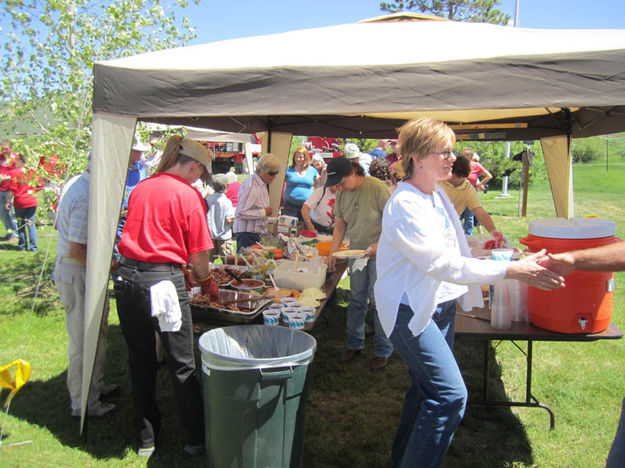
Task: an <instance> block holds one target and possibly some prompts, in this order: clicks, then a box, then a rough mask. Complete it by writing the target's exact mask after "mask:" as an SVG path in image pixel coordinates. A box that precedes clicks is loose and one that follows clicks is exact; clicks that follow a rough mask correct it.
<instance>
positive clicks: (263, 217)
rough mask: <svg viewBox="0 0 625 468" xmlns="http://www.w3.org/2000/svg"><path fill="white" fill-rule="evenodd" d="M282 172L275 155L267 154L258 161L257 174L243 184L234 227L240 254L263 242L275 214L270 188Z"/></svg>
mask: <svg viewBox="0 0 625 468" xmlns="http://www.w3.org/2000/svg"><path fill="white" fill-rule="evenodd" d="M279 172H280V163H279V162H278V160H277V159H276V157H275V156H274V155H273V154H271V153H267V154H264V155H263V156H261V158H260V159H259V160H258V163H257V164H256V171H255V172H254V174H252V175H251V176H249V177H248V178H247V179H245V180H244V181H243V183H242V184H241V188H240V189H239V200H238V203H237V209H236V211H235V213H234V226H233V230H234V238H235V239H236V241H237V253H238V252H239V251H240V250H241V249H242V248H244V247H250V246H252V245H254V244H256V243H257V242H260V236H261V234H266V233H267V217H268V216H271V215H272V214H273V208H271V206H269V190H268V186H269V184H271V183H272V182H273V181H274V180H275V179H276V176H277V175H278V173H279Z"/></svg>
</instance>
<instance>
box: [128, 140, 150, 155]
mask: <svg viewBox="0 0 625 468" xmlns="http://www.w3.org/2000/svg"><path fill="white" fill-rule="evenodd" d="M132 149H133V150H135V151H141V152H145V151H148V150H150V149H152V147H151V146H150V145H146V144H145V143H143V142H142V141H137V142H136V143H135V144H134V145H132Z"/></svg>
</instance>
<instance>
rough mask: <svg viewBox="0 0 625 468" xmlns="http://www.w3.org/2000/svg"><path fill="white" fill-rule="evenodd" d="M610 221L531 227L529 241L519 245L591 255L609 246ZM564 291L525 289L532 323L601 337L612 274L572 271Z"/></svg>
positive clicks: (609, 312) (610, 298)
mask: <svg viewBox="0 0 625 468" xmlns="http://www.w3.org/2000/svg"><path fill="white" fill-rule="evenodd" d="M614 234H615V225H614V221H610V220H607V219H598V218H572V219H564V218H555V219H539V220H536V221H532V222H531V223H530V225H529V236H527V237H526V238H524V239H521V243H522V244H524V245H526V246H528V250H529V251H530V252H538V251H539V250H541V249H546V250H547V252H549V253H561V252H568V251H570V250H581V249H589V248H592V247H599V246H602V245H607V244H612V243H614V242H617V241H618V240H619V239H617V238H616V237H614ZM565 280H566V286H565V287H564V288H561V289H554V290H552V291H542V290H540V289H536V288H532V287H530V288H528V292H527V309H528V312H529V317H530V322H532V323H533V324H534V325H536V326H537V327H540V328H544V329H545V330H550V331H554V332H559V333H599V332H602V331H603V330H605V329H606V328H608V325H609V324H610V319H611V317H612V301H613V297H614V274H613V273H602V272H588V271H574V272H573V273H571V274H570V275H567V276H566V277H565Z"/></svg>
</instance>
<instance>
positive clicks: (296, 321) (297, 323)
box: [289, 310, 306, 330]
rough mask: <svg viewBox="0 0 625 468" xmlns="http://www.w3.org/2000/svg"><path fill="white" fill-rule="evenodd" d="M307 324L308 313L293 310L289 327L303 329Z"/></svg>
mask: <svg viewBox="0 0 625 468" xmlns="http://www.w3.org/2000/svg"><path fill="white" fill-rule="evenodd" d="M305 325H306V315H305V314H303V313H302V312H300V311H299V310H298V311H297V312H293V313H290V314H289V328H295V329H297V330H301V329H302V328H304V326H305Z"/></svg>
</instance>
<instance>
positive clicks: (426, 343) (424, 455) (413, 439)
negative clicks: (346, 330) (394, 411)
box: [391, 301, 467, 468]
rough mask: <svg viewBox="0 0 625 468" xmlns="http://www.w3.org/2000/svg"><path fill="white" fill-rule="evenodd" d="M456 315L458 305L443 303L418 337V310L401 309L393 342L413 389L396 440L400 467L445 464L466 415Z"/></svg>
mask: <svg viewBox="0 0 625 468" xmlns="http://www.w3.org/2000/svg"><path fill="white" fill-rule="evenodd" d="M455 314H456V302H455V301H449V302H444V303H442V304H439V305H438V306H437V307H436V311H435V312H434V316H433V317H432V321H431V322H430V323H429V324H428V326H427V327H426V328H425V330H424V331H423V333H421V334H420V335H419V336H413V334H412V332H411V331H410V330H409V329H408V322H409V321H410V320H411V319H412V316H413V313H412V310H411V309H410V307H408V306H406V305H403V304H401V305H400V306H399V312H398V314H397V321H396V323H395V328H394V329H393V333H392V334H391V341H392V343H393V346H394V347H395V351H397V353H398V354H399V356H400V357H401V358H402V360H403V361H404V363H405V364H406V365H407V366H408V370H409V374H410V381H411V382H412V387H410V389H409V390H408V391H407V392H406V397H405V399H404V407H403V409H402V414H401V418H400V421H399V427H398V429H397V434H396V436H395V441H394V442H393V451H392V465H393V466H394V467H408V466H414V467H419V468H425V467H438V466H440V465H441V463H442V462H443V458H444V457H445V454H446V453H447V449H448V448H449V445H450V444H451V441H452V439H453V436H454V433H455V432H456V429H457V428H458V425H459V424H460V421H461V420H462V416H463V415H464V409H465V407H466V402H467V389H466V387H465V385H464V381H463V380H462V375H461V374H460V369H459V368H458V364H457V363H456V360H455V358H454V355H453V352H452V347H453V340H454V331H455V330H454V329H455Z"/></svg>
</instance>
